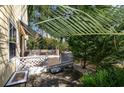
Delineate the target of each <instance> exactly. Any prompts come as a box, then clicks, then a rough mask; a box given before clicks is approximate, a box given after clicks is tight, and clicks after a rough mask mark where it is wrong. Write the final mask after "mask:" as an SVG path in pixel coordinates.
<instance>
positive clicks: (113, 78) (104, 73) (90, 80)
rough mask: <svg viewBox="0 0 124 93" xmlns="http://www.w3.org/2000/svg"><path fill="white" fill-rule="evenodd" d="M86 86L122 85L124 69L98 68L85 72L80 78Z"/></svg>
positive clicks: (123, 83) (123, 82) (123, 84)
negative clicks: (93, 71)
mask: <svg viewBox="0 0 124 93" xmlns="http://www.w3.org/2000/svg"><path fill="white" fill-rule="evenodd" d="M80 81H81V83H82V85H83V86H86V87H119V86H124V70H123V69H119V68H108V69H105V68H102V69H101V68H100V69H97V71H96V73H90V74H85V75H83V76H82V77H81V79H80Z"/></svg>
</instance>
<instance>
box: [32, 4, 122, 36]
mask: <svg viewBox="0 0 124 93" xmlns="http://www.w3.org/2000/svg"><path fill="white" fill-rule="evenodd" d="M98 20H99V21H98ZM98 20H96V19H95V18H93V17H92V16H90V15H89V14H87V13H85V12H84V11H82V10H79V9H75V8H72V7H69V6H58V7H57V9H56V10H55V12H54V13H53V16H52V18H50V19H48V20H45V21H41V22H38V23H36V24H34V25H41V28H42V29H43V30H44V31H46V32H47V33H49V34H50V35H52V36H55V37H66V36H72V35H124V33H123V32H117V31H115V29H114V28H113V27H111V26H109V24H108V25H107V26H103V25H102V24H101V23H100V22H103V23H104V22H105V23H106V22H108V23H109V22H110V21H111V20H112V19H109V18H107V17H104V16H103V15H102V14H101V15H100V16H98Z"/></svg>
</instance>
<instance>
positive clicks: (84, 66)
mask: <svg viewBox="0 0 124 93" xmlns="http://www.w3.org/2000/svg"><path fill="white" fill-rule="evenodd" d="M84 68H86V60H84V65H83V69H84Z"/></svg>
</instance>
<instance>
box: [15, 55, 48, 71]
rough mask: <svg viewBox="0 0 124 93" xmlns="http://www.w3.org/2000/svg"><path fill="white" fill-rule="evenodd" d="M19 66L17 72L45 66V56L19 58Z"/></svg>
mask: <svg viewBox="0 0 124 93" xmlns="http://www.w3.org/2000/svg"><path fill="white" fill-rule="evenodd" d="M18 61H19V65H18V66H17V70H25V69H26V70H27V69H29V68H30V67H41V66H45V65H46V62H47V57H46V56H27V57H20V58H19V60H18Z"/></svg>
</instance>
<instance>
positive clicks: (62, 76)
mask: <svg viewBox="0 0 124 93" xmlns="http://www.w3.org/2000/svg"><path fill="white" fill-rule="evenodd" d="M67 72H68V73H67ZM77 76H78V75H77ZM78 79H79V77H75V76H74V74H72V71H65V72H61V73H58V74H51V73H41V74H38V75H32V76H30V77H29V79H28V82H27V85H26V86H27V87H79V86H80V84H79V80H78Z"/></svg>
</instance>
